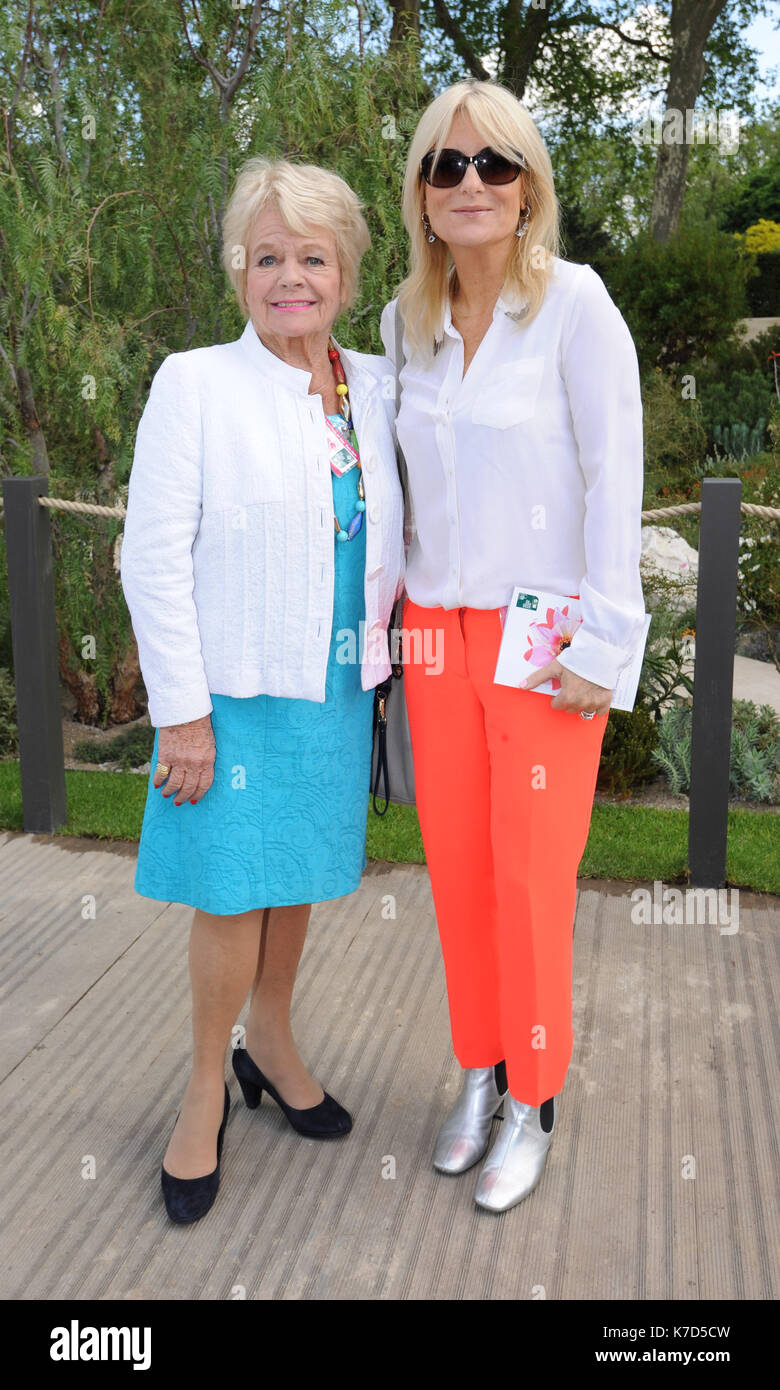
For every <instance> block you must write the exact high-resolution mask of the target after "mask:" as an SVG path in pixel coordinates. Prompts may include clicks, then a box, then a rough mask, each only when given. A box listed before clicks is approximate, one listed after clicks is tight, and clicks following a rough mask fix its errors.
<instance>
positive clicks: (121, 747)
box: [73, 724, 154, 772]
mask: <svg viewBox="0 0 780 1390" xmlns="http://www.w3.org/2000/svg"><path fill="white" fill-rule="evenodd" d="M153 747H154V728H153V726H152V725H151V724H138V725H136V727H135V728H134V729H126V730H125V731H124V733H121V734H117V736H116V738H110V739H106V740H105V741H103V742H101V741H99V740H98V739H94V738H92V739H89V738H84V739H80V740H79V742H78V743H76V744H74V747H73V757H74V759H75V761H76V762H80V763H117V762H118V763H120V764H121V766H122V769H123V771H125V772H127V771H128V769H129V768H132V767H143V765H144V763H148V762H149V760H150V759H151V756H152V749H153Z"/></svg>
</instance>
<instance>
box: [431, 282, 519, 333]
mask: <svg viewBox="0 0 780 1390" xmlns="http://www.w3.org/2000/svg"><path fill="white" fill-rule="evenodd" d="M527 304H528V296H527V295H524V294H521V293H520V291H518V290H513V289H507V290H506V291H505V292H504V293H503V294H500V295H499V296H498V299H497V300H496V302H495V305H494V307H493V319H494V321H495V320H496V319H497V318H499V316H500V315H502V314H504V315H506V316H507V318H510V319H514V320H515V321H518V320H520V319H522V318H524V317H525V314H524V310H525V308H526V306H527ZM442 330H443V332H444V333H447V334H448V335H449V336H450V337H451V338H457V337H459V334H458V332H457V330H456V329H455V327H454V326H453V322H452V304H451V302H450V296H449V293H448V294H447V298H446V301H445V304H444V321H443V324H442Z"/></svg>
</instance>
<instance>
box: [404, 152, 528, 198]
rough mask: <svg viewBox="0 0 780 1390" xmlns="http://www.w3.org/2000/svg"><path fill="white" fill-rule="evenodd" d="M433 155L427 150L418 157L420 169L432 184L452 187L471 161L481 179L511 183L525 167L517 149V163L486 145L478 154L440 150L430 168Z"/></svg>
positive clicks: (523, 158)
mask: <svg viewBox="0 0 780 1390" xmlns="http://www.w3.org/2000/svg"><path fill="white" fill-rule="evenodd" d="M435 155H436V151H435V150H429V151H428V153H427V154H424V155H423V157H422V159H421V160H420V173H421V174H422V176H423V178H424V179H425V182H426V183H429V184H430V185H431V187H433V188H455V187H456V186H457V184H459V183H460V181H461V179H463V178H464V177H465V174H466V170H467V169H468V167H469V165H470V164H473V165H474V168H475V169H476V171H477V173H478V174H479V177H480V178H481V180H482V182H483V183H493V184H498V183H514V181H515V179H516V178H517V177H518V175H519V173H520V170H521V169H525V168H527V165H526V161H525V156H524V155H522V154H520V153H519V151H518V158H519V161H520V162H519V163H517V164H515V163H513V162H512V160H511V159H505V158H504V156H503V155H502V154H497V153H496V151H495V150H491V149H490V147H489V146H485V149H484V150H480V151H479V153H478V154H463V153H462V151H461V150H442V152H441V154H440V155H439V158H438V161H437V164H436V168H435V169H433V171H432V170H431V165H432V164H433V161H434V158H435Z"/></svg>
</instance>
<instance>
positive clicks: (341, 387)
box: [328, 340, 366, 541]
mask: <svg viewBox="0 0 780 1390" xmlns="http://www.w3.org/2000/svg"><path fill="white" fill-rule="evenodd" d="M328 357H329V358H330V361H331V366H332V367H333V375H334V376H335V378H336V395H337V396H339V397H340V399H341V407H342V411H343V414H344V419H345V420H346V422H347V425H348V426H349V436H350V443H351V444H352V447H353V449H355V451H356V452H357V447H358V442H357V438H356V436H355V431H354V428H353V426H352V410H351V407H350V404H349V387H348V386H347V379H346V377H345V375H344V368H343V367H342V365H341V358H340V357H339V350H338V348H337V347H336V346H335V345H334V344H333V341H332V340H331V346H330V347H329V348H328ZM355 462H356V466H357V469H358V500H357V503H356V506H357V512H356V513H355V515H354V516H353V518H352V520H351V521H350V523H349V526H348V527H347V529H346V531H345V530H344V528H343V527H342V526H341V524H340V522H339V519H338V517H337V516H336V513H335V512H334V513H333V523H334V525H335V528H336V540H338V541H351V540H352V538H353V537H354V536H356V535H357V534H358V532H359V530H360V528H361V527H362V525H363V513H364V511H365V510H366V494H365V491H364V489H363V469H362V465H361V463H360V459H359V458H357V459H356V460H355Z"/></svg>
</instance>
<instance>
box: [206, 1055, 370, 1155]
mask: <svg viewBox="0 0 780 1390" xmlns="http://www.w3.org/2000/svg"><path fill="white" fill-rule="evenodd" d="M233 1071H234V1072H235V1074H236V1077H237V1080H238V1084H239V1086H240V1087H241V1091H242V1094H243V1097H244V1100H245V1101H246V1103H247V1105H248V1107H249V1109H250V1110H256V1109H257V1106H258V1105H259V1104H260V1097H261V1096H262V1094H263V1091H267V1092H268V1094H269V1096H270V1097H271V1098H272V1100H275V1101H276V1104H277V1105H278V1106H279V1108H280V1109H281V1110H283V1111H284V1113H285V1115H286V1116H287V1119H288V1120H289V1121H290V1124H291V1125H292V1127H293V1129H296V1130H297V1131H298V1133H299V1134H303V1135H304V1137H305V1138H307V1139H340V1138H341V1136H342V1135H344V1134H349V1131H350V1130H351V1128H352V1116H351V1115H350V1113H349V1111H348V1110H345V1109H344V1107H343V1105H339V1103H338V1101H337V1100H334V1099H333V1096H329V1095H328V1093H327V1091H325V1094H324V1096H323V1098H322V1100H321V1101H320V1103H319V1105H309V1106H307V1108H306V1109H305V1110H295V1109H294V1108H293V1107H292V1106H291V1105H288V1104H287V1102H286V1101H284V1100H282V1097H281V1096H280V1095H279V1092H278V1091H277V1089H276V1087H275V1086H273V1085H272V1083H271V1082H270V1081H269V1080H268V1077H267V1076H264V1075H263V1073H262V1072H261V1070H260V1068H259V1067H258V1066H257V1065H256V1064H255V1063H254V1062H253V1061H252V1058H251V1057H250V1056H249V1053H248V1052H247V1050H246V1048H245V1047H236V1048H234V1049H233Z"/></svg>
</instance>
